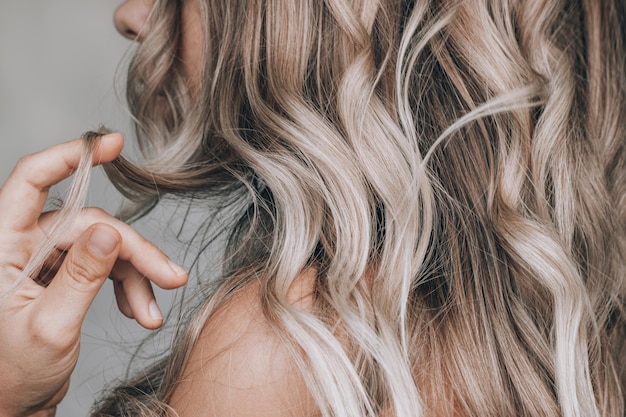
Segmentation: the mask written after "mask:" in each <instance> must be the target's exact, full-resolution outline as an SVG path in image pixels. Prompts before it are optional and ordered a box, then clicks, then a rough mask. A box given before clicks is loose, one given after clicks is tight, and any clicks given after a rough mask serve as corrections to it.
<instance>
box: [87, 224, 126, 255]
mask: <svg viewBox="0 0 626 417" xmlns="http://www.w3.org/2000/svg"><path fill="white" fill-rule="evenodd" d="M118 243H119V241H118V238H117V236H116V235H114V234H113V233H111V232H109V231H108V230H106V229H104V228H102V227H96V228H94V229H93V231H92V232H91V236H89V241H88V242H87V248H88V249H89V250H90V251H91V253H93V254H94V255H96V256H100V257H103V256H108V255H110V254H111V253H112V252H113V251H114V250H115V248H116V247H117V245H118Z"/></svg>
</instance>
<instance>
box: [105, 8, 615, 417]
mask: <svg viewBox="0 0 626 417" xmlns="http://www.w3.org/2000/svg"><path fill="white" fill-rule="evenodd" d="M199 4H200V6H201V7H200V9H201V14H202V18H203V22H204V25H205V34H206V38H205V54H204V56H205V57H206V58H205V62H204V64H205V65H204V68H203V80H204V82H203V83H202V85H201V89H200V91H198V92H196V93H193V92H189V91H187V90H186V86H185V83H184V80H183V77H182V75H181V73H180V68H179V63H178V62H177V60H176V53H177V48H178V42H179V39H178V38H179V36H180V33H179V26H178V23H179V18H180V15H181V10H180V7H181V6H180V2H176V1H166V0H157V1H156V2H155V9H154V11H153V15H152V17H151V19H152V24H151V27H152V30H151V31H150V33H149V34H148V35H147V36H146V39H145V42H144V43H143V44H142V45H141V46H140V47H139V50H138V51H137V54H136V57H135V58H134V60H133V62H132V64H131V68H130V80H129V85H128V97H129V103H130V106H131V108H132V110H133V114H134V116H135V118H136V121H137V133H138V137H139V140H140V144H141V145H142V149H143V150H144V152H145V154H146V163H145V164H143V165H142V167H138V166H135V165H132V164H130V163H128V162H125V161H117V162H116V163H114V164H113V165H111V166H109V167H108V172H109V175H110V177H111V178H112V180H113V181H114V183H116V184H117V185H118V187H119V188H120V189H121V190H123V192H124V193H125V194H126V195H127V196H128V197H130V198H131V199H132V200H133V201H134V202H135V203H136V205H135V206H134V207H131V208H130V210H129V211H127V212H126V213H125V215H126V216H127V217H128V218H133V217H137V216H140V215H143V214H145V213H146V212H147V211H148V210H149V209H150V208H151V207H153V205H154V204H156V202H157V200H158V198H159V196H160V195H163V194H166V193H170V194H174V195H177V196H188V195H193V196H194V198H197V197H198V196H207V197H208V196H211V195H217V196H222V197H226V196H227V197H230V199H228V200H227V201H228V202H229V204H226V205H225V207H226V208H229V209H231V210H235V209H237V210H239V215H238V218H239V219H240V220H239V221H237V222H234V223H229V224H226V225H224V230H226V231H227V232H228V233H229V234H230V240H229V245H228V248H227V252H226V259H225V263H226V265H227V268H226V270H225V272H224V278H223V279H222V280H221V281H220V282H219V285H217V289H216V291H215V292H214V294H213V295H212V296H211V297H210V298H208V299H207V301H206V303H205V304H204V305H203V306H201V307H200V308H199V309H198V310H197V312H196V313H195V314H194V315H193V316H192V317H191V319H190V320H189V324H188V326H187V327H186V330H185V331H184V332H182V333H181V335H180V336H179V338H178V339H177V343H176V344H175V346H174V348H173V350H172V352H171V353H170V354H169V355H168V356H167V357H166V358H165V359H164V360H162V361H160V362H159V363H158V364H156V365H155V366H154V367H153V368H151V369H149V370H147V371H145V372H142V373H141V375H139V376H138V377H136V378H133V379H131V380H129V381H127V383H125V384H122V385H121V386H120V387H117V388H115V389H113V390H112V391H111V392H110V393H109V395H108V397H107V398H105V399H104V400H103V401H102V402H101V403H100V404H98V405H97V407H96V409H95V411H94V415H96V416H127V415H133V416H135V415H136V416H155V415H162V414H163V413H164V412H165V410H166V409H167V406H166V405H165V404H166V403H167V400H168V398H169V396H170V395H171V393H172V390H173V389H174V387H175V386H176V383H177V381H178V380H179V379H180V378H181V373H182V370H183V367H184V364H185V362H186V359H187V357H188V355H189V352H190V349H191V347H192V346H193V344H194V342H195V340H196V339H197V337H198V334H199V332H200V329H201V328H202V326H203V324H204V322H205V321H206V319H207V318H208V317H209V316H210V314H211V312H212V311H214V310H215V309H216V308H217V307H218V306H219V305H220V304H221V303H223V302H225V300H227V299H228V298H229V297H230V296H231V295H232V294H233V292H234V291H235V290H236V289H238V288H241V287H242V286H244V285H246V284H247V283H248V282H249V281H250V280H252V279H255V278H258V277H262V280H263V286H262V294H261V298H260V302H261V303H262V306H263V311H264V312H265V314H266V318H267V320H268V321H269V322H270V323H272V325H273V327H274V328H275V330H276V332H278V333H280V334H281V336H282V337H283V339H284V340H286V341H288V343H289V344H290V346H291V352H292V354H293V356H294V359H295V360H296V362H297V363H298V364H299V367H300V369H301V372H302V374H303V375H304V377H305V380H306V382H307V384H308V386H309V388H310V391H311V393H312V394H313V396H314V398H315V399H316V402H317V405H318V407H319V410H320V412H321V414H322V415H323V416H325V417H330V416H333V417H348V416H350V417H356V416H371V417H373V416H377V415H378V416H380V415H382V414H383V413H386V414H385V415H395V416H434V415H437V416H444V415H445V416H452V415H463V416H517V415H524V416H565V417H593V416H614V417H622V416H624V413H625V411H624V391H623V390H624V387H625V383H626V382H625V374H626V372H625V368H626V359H625V357H626V355H625V353H626V352H625V351H624V350H625V348H624V347H625V345H626V341H625V314H624V303H625V288H624V283H625V272H626V263H625V261H624V259H625V256H626V249H625V241H626V182H625V181H626V175H625V174H626V173H625V168H626V165H625V163H626V160H625V158H626V153H625V150H624V147H625V144H626V142H625V139H626V134H625V132H626V126H625V121H626V103H625V100H626V80H625V74H626V67H625V60H626V54H625V48H626V47H625V30H624V25H626V18H625V11H624V4H623V2H621V1H618V0H615V1H609V0H607V1H596V0H572V1H564V0H525V1H523V0H497V1H496V0H493V1H490V0H464V1H461V0H458V1H455V0H449V1H434V0H433V1H428V0H415V1H408V0H407V1H402V0H378V1H377V0H361V1H356V0H350V1H348V0H326V1H321V0H301V1H293V0H247V1H240V0H231V1H224V0H204V1H199ZM164 102H165V103H166V105H163V103H164ZM159 103H160V104H159ZM155 184H156V185H157V187H156V188H155ZM241 202H244V203H245V204H243V205H242V204H240V203H241ZM241 207H244V209H241ZM235 260H237V261H235ZM309 267H313V268H314V269H315V270H316V271H317V278H316V282H315V301H314V303H315V308H314V310H313V312H311V313H306V312H302V311H299V310H296V309H294V308H291V306H290V305H289V304H288V303H287V301H286V293H287V290H288V288H289V287H290V285H291V284H292V283H293V282H294V280H295V279H296V277H297V276H298V275H299V274H300V273H301V272H302V271H303V270H304V269H306V268H309ZM337 326H340V327H341V329H342V330H341V333H342V338H343V339H345V340H348V341H349V342H348V343H346V342H345V340H338V337H337V336H336V331H335V330H336V328H337Z"/></svg>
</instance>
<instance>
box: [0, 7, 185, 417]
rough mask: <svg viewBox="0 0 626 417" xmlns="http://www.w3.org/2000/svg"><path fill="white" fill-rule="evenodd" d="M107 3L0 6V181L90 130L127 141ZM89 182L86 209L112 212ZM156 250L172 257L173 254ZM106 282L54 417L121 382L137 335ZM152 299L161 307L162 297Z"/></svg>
mask: <svg viewBox="0 0 626 417" xmlns="http://www.w3.org/2000/svg"><path fill="white" fill-rule="evenodd" d="M117 4H118V0H16V1H10V0H0V181H4V180H5V179H6V177H7V176H8V174H9V172H10V170H11V168H12V167H13V165H14V163H15V162H16V161H17V159H18V158H19V157H20V156H22V155H25V154H27V153H31V152H34V151H37V150H40V149H42V148H44V147H47V146H49V145H52V144H55V143H59V142H63V141H66V140H69V139H73V138H76V137H78V136H79V135H80V134H81V133H82V132H84V131H86V130H89V129H92V128H95V127H97V126H98V125H99V124H100V123H105V124H106V125H107V126H109V127H111V128H113V129H115V130H117V131H120V132H123V133H125V134H127V139H128V140H132V138H131V135H130V133H131V129H130V123H129V121H128V120H129V118H128V116H127V115H126V112H125V110H124V100H123V98H118V97H117V96H116V92H115V89H114V78H115V77H114V76H115V74H116V71H117V72H118V77H117V79H118V80H117V82H116V84H117V85H118V88H117V89H118V91H119V93H117V94H119V96H120V97H123V85H124V82H123V79H124V74H125V66H124V65H122V66H120V62H121V61H122V58H123V57H124V55H125V54H127V53H128V52H129V51H130V50H131V49H130V48H131V43H130V42H129V41H127V40H126V39H124V38H122V37H121V36H120V35H119V34H118V33H117V32H116V31H115V29H114V27H113V23H112V15H113V11H114V10H115V7H116V6H117ZM95 175H96V178H94V180H93V183H92V187H91V194H90V197H89V205H96V206H101V207H104V208H106V209H108V210H109V211H111V210H114V209H115V208H116V207H117V205H118V203H119V197H118V196H117V195H116V193H115V192H114V190H112V187H111V186H110V185H108V184H107V182H106V181H105V180H104V179H103V178H102V176H101V174H95ZM57 192H58V193H60V195H62V191H57ZM1 215H2V213H0V216H1ZM160 223H161V222H160V221H159V220H158V218H154V217H153V218H152V219H149V220H147V221H145V222H143V225H142V226H141V227H142V228H143V232H145V233H146V234H147V235H148V236H149V237H151V238H153V239H155V238H156V239H159V236H160V234H159V233H160V232H159V231H162V230H163V227H162V226H161V225H160ZM166 251H168V252H169V254H170V255H172V256H173V258H174V259H176V258H177V257H178V256H177V253H176V248H173V247H170V248H166ZM172 252H174V253H172ZM110 284H111V283H110V282H107V283H106V284H105V288H104V290H103V291H102V293H101V294H100V295H99V296H98V298H97V299H96V302H95V304H94V306H93V308H92V309H91V310H90V312H89V315H88V317H87V319H86V322H85V325H84V327H83V338H82V350H81V356H80V360H79V364H78V366H77V370H76V371H75V373H74V375H73V377H72V385H71V390H70V392H69V393H68V395H67V397H66V399H65V401H64V402H63V403H62V404H61V406H60V407H59V410H58V413H57V416H59V417H79V416H84V415H87V413H88V410H89V408H90V407H91V405H92V403H93V401H94V397H95V396H97V395H98V393H99V391H100V390H101V389H102V387H103V384H104V383H105V381H108V382H111V381H112V380H113V378H115V377H119V376H122V374H123V371H124V369H125V367H124V364H125V363H126V362H127V360H128V357H129V354H130V353H131V352H132V347H133V346H134V341H137V340H140V339H141V338H142V337H144V336H145V335H146V334H147V332H146V331H143V330H142V329H141V328H139V326H137V325H136V324H135V323H134V322H132V321H130V320H128V319H126V318H124V317H123V316H122V315H121V314H120V313H119V312H118V311H117V308H116V306H115V302H114V298H113V295H112V288H111V285H110ZM157 297H158V298H159V301H160V302H161V304H162V305H165V306H167V303H168V300H167V296H166V295H163V294H161V293H159V294H157ZM0 343H2V342H1V341H0ZM155 343H156V342H155Z"/></svg>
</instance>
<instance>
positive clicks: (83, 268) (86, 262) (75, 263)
mask: <svg viewBox="0 0 626 417" xmlns="http://www.w3.org/2000/svg"><path fill="white" fill-rule="evenodd" d="M100 269H101V268H99V264H98V262H96V261H95V260H93V259H91V258H89V257H87V256H84V257H80V258H77V256H76V255H74V256H71V257H70V259H69V261H68V262H67V266H66V268H65V272H66V274H67V276H68V278H69V280H68V285H70V286H72V289H74V290H77V291H80V292H90V291H91V290H92V289H93V286H94V285H96V283H95V281H96V280H97V278H99V277H100V276H101V275H102V272H101V271H100Z"/></svg>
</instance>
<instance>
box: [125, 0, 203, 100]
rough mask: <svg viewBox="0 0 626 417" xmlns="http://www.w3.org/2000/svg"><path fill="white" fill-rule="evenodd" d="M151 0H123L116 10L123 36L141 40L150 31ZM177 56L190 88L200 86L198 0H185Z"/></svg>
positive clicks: (200, 27)
mask: <svg viewBox="0 0 626 417" xmlns="http://www.w3.org/2000/svg"><path fill="white" fill-rule="evenodd" d="M153 5H154V0H125V1H124V2H123V3H122V4H120V5H119V6H118V8H117V10H116V11H115V15H114V17H113V20H114V23H115V27H116V28H117V30H118V31H119V32H120V33H121V34H122V35H123V36H125V37H126V38H128V39H131V40H134V41H137V42H142V41H143V40H144V39H145V37H146V36H147V34H148V33H149V32H150V26H149V17H150V12H151V10H152V7H153ZM180 24H181V43H180V47H179V52H178V55H179V58H180V60H181V62H182V69H183V73H184V75H185V77H186V79H187V81H188V83H189V87H190V89H191V91H197V90H198V88H199V86H200V78H201V75H200V74H201V73H200V71H201V68H202V61H203V60H202V54H203V46H202V43H203V33H202V23H201V19H200V10H199V5H198V0H185V1H184V2H183V10H182V16H181V23H180Z"/></svg>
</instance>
